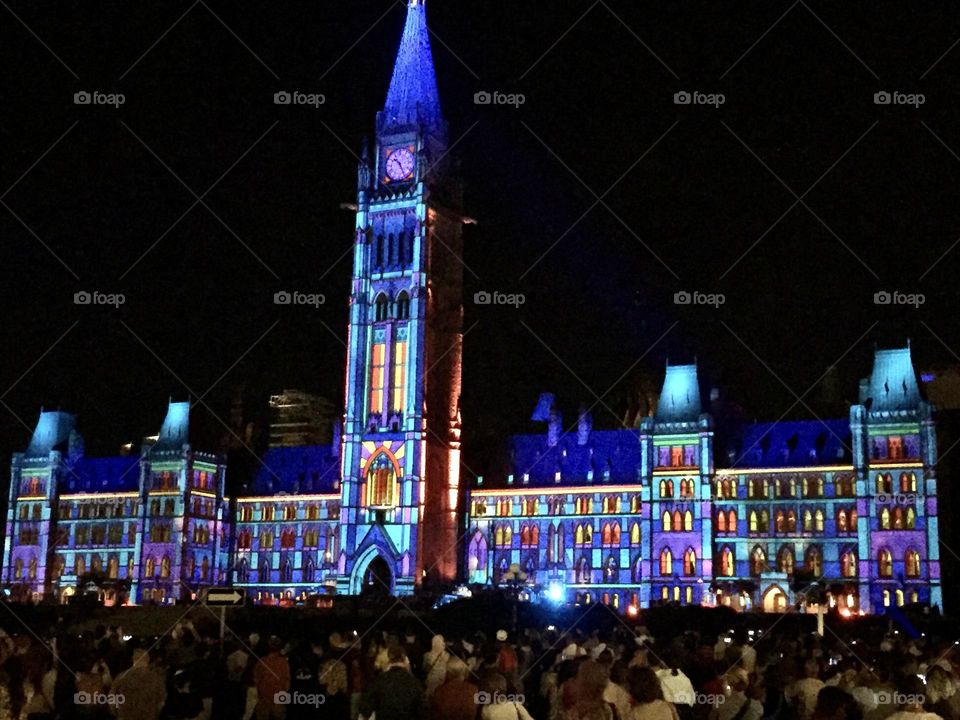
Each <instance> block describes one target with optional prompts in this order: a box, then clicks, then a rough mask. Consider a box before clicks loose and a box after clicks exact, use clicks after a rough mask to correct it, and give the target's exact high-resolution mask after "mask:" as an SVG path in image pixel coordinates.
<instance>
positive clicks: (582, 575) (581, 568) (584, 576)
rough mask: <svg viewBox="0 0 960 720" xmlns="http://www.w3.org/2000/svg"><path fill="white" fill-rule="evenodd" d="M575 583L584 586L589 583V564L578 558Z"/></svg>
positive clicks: (584, 559) (585, 560)
mask: <svg viewBox="0 0 960 720" xmlns="http://www.w3.org/2000/svg"><path fill="white" fill-rule="evenodd" d="M577 582H578V583H580V584H584V585H585V584H587V583H589V582H590V563H589V562H588V561H587V559H586V558H580V561H579V562H578V563H577Z"/></svg>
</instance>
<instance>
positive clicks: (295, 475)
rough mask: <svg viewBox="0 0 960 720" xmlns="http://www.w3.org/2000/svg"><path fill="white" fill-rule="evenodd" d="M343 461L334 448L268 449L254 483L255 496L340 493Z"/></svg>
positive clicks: (316, 446) (319, 446)
mask: <svg viewBox="0 0 960 720" xmlns="http://www.w3.org/2000/svg"><path fill="white" fill-rule="evenodd" d="M339 480H340V458H339V456H338V455H336V454H335V453H334V449H333V446H332V445H303V446H297V447H279V448H271V449H269V450H267V452H266V453H265V454H264V456H263V458H262V463H261V465H260V467H259V468H258V470H257V475H256V477H255V478H254V481H253V494H254V495H272V494H274V493H281V492H282V493H288V494H291V495H298V494H299V495H303V494H309V493H331V492H336V491H337V489H338V487H339V486H338V483H339Z"/></svg>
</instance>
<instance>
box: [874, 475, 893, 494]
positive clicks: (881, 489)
mask: <svg viewBox="0 0 960 720" xmlns="http://www.w3.org/2000/svg"><path fill="white" fill-rule="evenodd" d="M876 485H877V494H878V495H889V494H891V493H892V492H893V476H891V475H890V474H889V473H886V474H884V473H880V474H879V475H877V483H876Z"/></svg>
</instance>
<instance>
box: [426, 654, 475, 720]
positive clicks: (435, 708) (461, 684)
mask: <svg viewBox="0 0 960 720" xmlns="http://www.w3.org/2000/svg"><path fill="white" fill-rule="evenodd" d="M478 692H479V688H478V686H477V685H474V684H473V683H472V682H470V669H469V668H468V667H467V664H466V663H465V662H463V660H461V659H460V658H458V657H455V656H453V657H451V658H450V660H449V661H448V662H447V675H446V679H445V681H444V683H443V685H441V686H440V687H438V688H437V689H436V690H435V691H434V693H433V696H432V697H431V698H430V713H429V716H430V717H435V718H445V719H446V720H475V718H476V714H477V698H478V695H477V693H478Z"/></svg>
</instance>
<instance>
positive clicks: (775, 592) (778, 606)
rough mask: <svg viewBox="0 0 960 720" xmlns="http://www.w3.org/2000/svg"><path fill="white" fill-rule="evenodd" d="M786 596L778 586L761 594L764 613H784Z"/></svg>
mask: <svg viewBox="0 0 960 720" xmlns="http://www.w3.org/2000/svg"><path fill="white" fill-rule="evenodd" d="M786 609H787V594H786V593H785V592H784V591H783V589H782V588H781V587H780V586H779V585H773V586H772V587H770V588H768V589H767V591H766V592H765V593H764V594H763V611H764V612H777V613H782V612H786Z"/></svg>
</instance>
